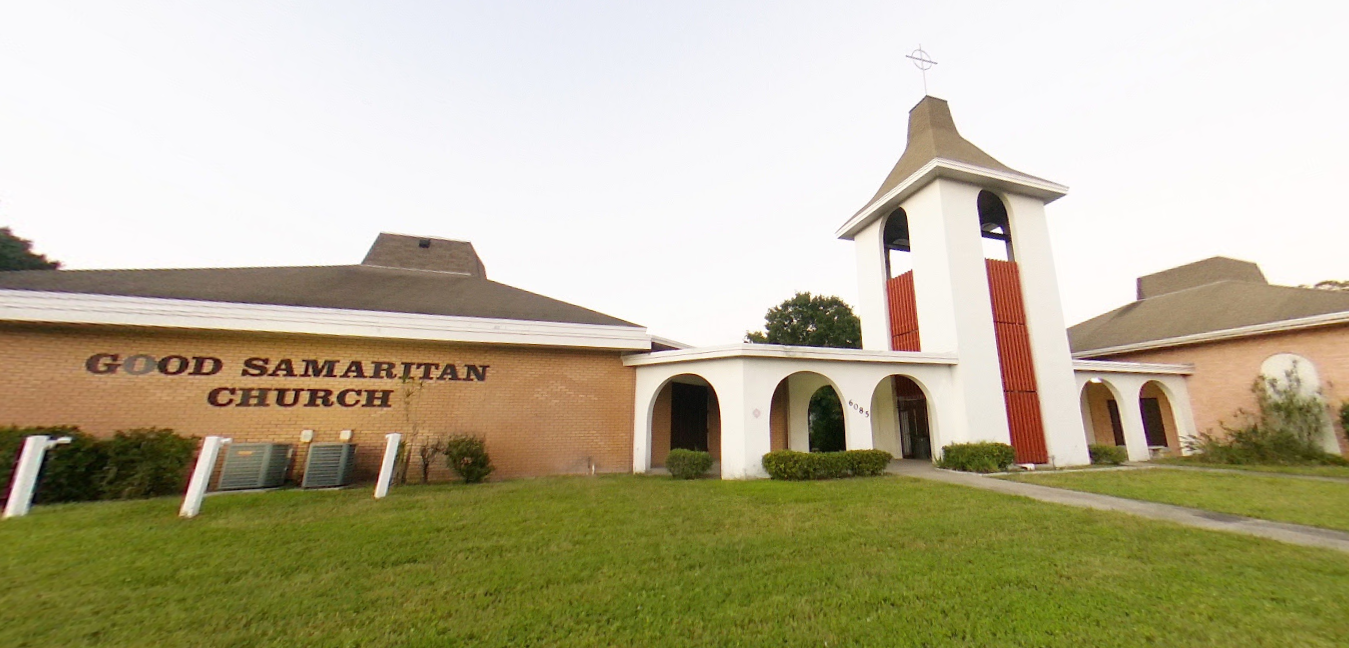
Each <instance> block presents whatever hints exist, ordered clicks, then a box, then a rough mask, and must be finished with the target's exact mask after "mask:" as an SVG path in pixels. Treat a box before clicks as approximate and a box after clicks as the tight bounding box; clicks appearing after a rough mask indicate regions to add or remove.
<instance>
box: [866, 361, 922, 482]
mask: <svg viewBox="0 0 1349 648" xmlns="http://www.w3.org/2000/svg"><path fill="white" fill-rule="evenodd" d="M932 423H933V421H932V415H931V409H930V408H929V407H928V399H927V392H925V391H924V390H923V387H922V385H920V384H918V382H917V381H915V380H914V379H913V378H910V377H909V376H904V375H900V374H895V375H892V376H887V377H885V378H883V379H881V381H880V382H879V383H877V385H876V388H875V389H874V390H873V391H872V395H871V443H872V447H874V448H876V449H877V450H884V451H886V452H889V453H890V454H892V455H894V456H895V457H896V458H904V459H921V460H926V461H930V460H931V459H932V457H933V456H935V455H936V451H935V450H934V449H933V445H934V443H933V438H934V436H933V434H932Z"/></svg>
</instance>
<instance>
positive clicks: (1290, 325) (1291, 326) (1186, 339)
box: [1073, 311, 1349, 358]
mask: <svg viewBox="0 0 1349 648" xmlns="http://www.w3.org/2000/svg"><path fill="white" fill-rule="evenodd" d="M1335 324H1349V311H1341V312H1339V313H1327V314H1325V315H1312V316H1311V317H1299V318H1297V319H1290V320H1280V321H1278V322H1267V323H1265V324H1252V325H1250V326H1238V327H1236V328H1230V329H1222V330H1220V331H1208V332H1206V333H1195V334H1193V335H1181V336H1177V337H1170V338H1164V339H1161V340H1148V341H1147V342H1137V343H1134V344H1122V345H1120V346H1113V347H1106V348H1104V349H1091V350H1089V351H1080V352H1078V353H1074V354H1073V357H1074V358H1094V357H1098V356H1106V355H1116V354H1120V353H1132V352H1134V351H1147V350H1150V349H1162V348H1166V347H1174V346H1184V345H1187V344H1201V343H1204V342H1217V341H1219V340H1230V339H1232V338H1239V337H1247V336H1250V335H1264V334H1268V333H1282V332H1285V331H1296V330H1300V329H1307V328H1314V327H1318V326H1332V325H1335Z"/></svg>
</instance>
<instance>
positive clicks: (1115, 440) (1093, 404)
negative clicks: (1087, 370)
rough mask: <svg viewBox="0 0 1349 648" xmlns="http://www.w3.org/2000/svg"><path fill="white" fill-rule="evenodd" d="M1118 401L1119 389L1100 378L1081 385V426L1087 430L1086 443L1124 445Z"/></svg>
mask: <svg viewBox="0 0 1349 648" xmlns="http://www.w3.org/2000/svg"><path fill="white" fill-rule="evenodd" d="M1119 402H1120V399H1119V391H1118V390H1117V389H1115V386H1114V385H1111V384H1110V383H1108V382H1105V381H1104V380H1101V379H1100V378H1092V379H1091V380H1089V381H1088V382H1087V384H1086V385H1083V386H1082V427H1084V428H1085V429H1086V431H1087V445H1113V446H1119V447H1121V448H1123V447H1126V444H1125V441H1124V421H1123V419H1122V418H1121V416H1120V410H1119Z"/></svg>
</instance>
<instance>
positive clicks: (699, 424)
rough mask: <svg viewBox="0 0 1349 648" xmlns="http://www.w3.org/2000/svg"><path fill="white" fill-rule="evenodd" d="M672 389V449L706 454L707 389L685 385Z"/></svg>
mask: <svg viewBox="0 0 1349 648" xmlns="http://www.w3.org/2000/svg"><path fill="white" fill-rule="evenodd" d="M670 387H671V392H670V449H672V450H673V449H676V448H679V449H683V450H702V451H704V452H706V451H707V401H708V391H707V388H706V387H704V386H702V385H686V384H684V383H672V384H671V385H670Z"/></svg>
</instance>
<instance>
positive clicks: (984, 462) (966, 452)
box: [937, 441, 1016, 473]
mask: <svg viewBox="0 0 1349 648" xmlns="http://www.w3.org/2000/svg"><path fill="white" fill-rule="evenodd" d="M941 450H942V453H941V459H940V460H938V461H937V467H938V468H946V469H948V470H961V471H964V472H978V473H991V472H1002V471H1004V470H1007V468H1008V467H1009V466H1011V465H1012V464H1014V463H1016V452H1015V451H1013V450H1012V446H1009V445H1007V444H1006V443H992V442H988V441H985V442H982V443H952V444H951V445H948V446H946V447H944V448H942V449H941Z"/></svg>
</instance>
